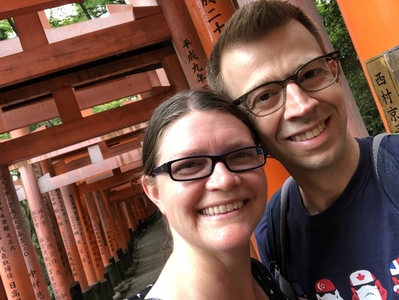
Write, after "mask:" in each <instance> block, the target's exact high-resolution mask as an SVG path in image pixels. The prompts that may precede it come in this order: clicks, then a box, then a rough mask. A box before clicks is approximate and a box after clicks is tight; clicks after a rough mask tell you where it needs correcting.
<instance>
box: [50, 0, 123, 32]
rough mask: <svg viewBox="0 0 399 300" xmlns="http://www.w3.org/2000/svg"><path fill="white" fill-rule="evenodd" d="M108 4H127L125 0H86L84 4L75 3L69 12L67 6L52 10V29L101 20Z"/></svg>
mask: <svg viewBox="0 0 399 300" xmlns="http://www.w3.org/2000/svg"><path fill="white" fill-rule="evenodd" d="M106 4H126V2H125V0H86V1H84V2H80V3H74V4H73V5H72V8H73V9H72V10H71V9H69V10H67V9H66V8H65V6H61V7H58V8H53V9H51V10H50V16H49V22H50V24H51V27H53V28H56V27H60V26H64V25H68V24H73V23H78V22H81V21H86V20H90V19H95V18H99V17H101V16H102V15H104V14H105V13H107V8H106ZM67 7H71V6H67Z"/></svg>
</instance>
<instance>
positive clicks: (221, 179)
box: [207, 162, 240, 191]
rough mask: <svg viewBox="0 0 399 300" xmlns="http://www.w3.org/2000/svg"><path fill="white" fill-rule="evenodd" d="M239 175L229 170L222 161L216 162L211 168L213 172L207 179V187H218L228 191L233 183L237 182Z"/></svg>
mask: <svg viewBox="0 0 399 300" xmlns="http://www.w3.org/2000/svg"><path fill="white" fill-rule="evenodd" d="M239 180H240V177H239V176H238V174H237V173H233V172H230V171H229V170H228V169H227V167H226V166H225V165H224V163H222V162H217V163H216V164H215V167H214V169H213V173H212V174H211V176H209V178H208V181H207V188H208V189H211V190H213V189H219V190H223V191H228V190H230V189H231V188H232V187H234V186H235V185H237V184H239Z"/></svg>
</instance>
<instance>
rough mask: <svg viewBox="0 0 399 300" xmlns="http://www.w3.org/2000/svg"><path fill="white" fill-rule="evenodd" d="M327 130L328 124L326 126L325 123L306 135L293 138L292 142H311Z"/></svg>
mask: <svg viewBox="0 0 399 300" xmlns="http://www.w3.org/2000/svg"><path fill="white" fill-rule="evenodd" d="M325 128H326V124H324V122H323V123H322V124H320V125H319V126H317V127H316V128H314V129H312V130H309V131H306V132H305V133H302V134H300V135H296V136H294V137H293V138H292V140H294V141H296V142H300V141H306V140H310V139H312V138H314V137H316V136H318V135H319V134H320V133H322V132H323V131H324V129H325Z"/></svg>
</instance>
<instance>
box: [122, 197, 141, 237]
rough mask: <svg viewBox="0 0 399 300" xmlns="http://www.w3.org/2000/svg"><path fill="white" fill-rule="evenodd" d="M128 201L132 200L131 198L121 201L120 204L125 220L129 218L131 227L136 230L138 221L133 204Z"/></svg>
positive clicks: (128, 222)
mask: <svg viewBox="0 0 399 300" xmlns="http://www.w3.org/2000/svg"><path fill="white" fill-rule="evenodd" d="M127 202H130V200H125V201H122V202H121V203H119V205H120V206H121V209H122V212H123V215H124V216H125V220H127V224H128V226H129V228H131V229H132V230H133V231H134V230H136V226H137V223H136V220H135V217H134V213H133V210H132V206H131V205H130V203H127Z"/></svg>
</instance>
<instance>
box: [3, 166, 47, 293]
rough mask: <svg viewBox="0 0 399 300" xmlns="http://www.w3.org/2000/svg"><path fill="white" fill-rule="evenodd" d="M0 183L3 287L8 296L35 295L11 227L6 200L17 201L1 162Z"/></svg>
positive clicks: (11, 217) (12, 225)
mask: <svg viewBox="0 0 399 300" xmlns="http://www.w3.org/2000/svg"><path fill="white" fill-rule="evenodd" d="M0 184H1V190H0V222H1V223H0V254H1V255H0V261H1V266H0V277H1V280H2V283H3V287H4V291H5V294H6V295H7V299H17V300H24V299H35V297H36V295H35V291H34V289H33V287H32V285H31V284H30V283H31V278H30V276H29V273H28V269H27V266H26V264H25V259H24V255H23V251H22V249H21V246H20V244H19V241H18V237H17V232H16V230H15V228H14V223H13V217H15V216H13V215H12V213H11V210H10V209H9V207H8V203H15V202H17V201H18V198H17V195H16V193H15V189H14V186H13V184H12V179H11V176H10V172H9V171H8V167H7V166H4V165H1V166H0ZM13 191H14V192H13ZM21 221H22V220H21ZM40 272H41V271H40ZM36 273H37V274H38V273H39V270H37V272H36ZM38 275H39V274H38ZM43 299H45V298H43ZM46 299H48V297H47V298H46Z"/></svg>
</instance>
